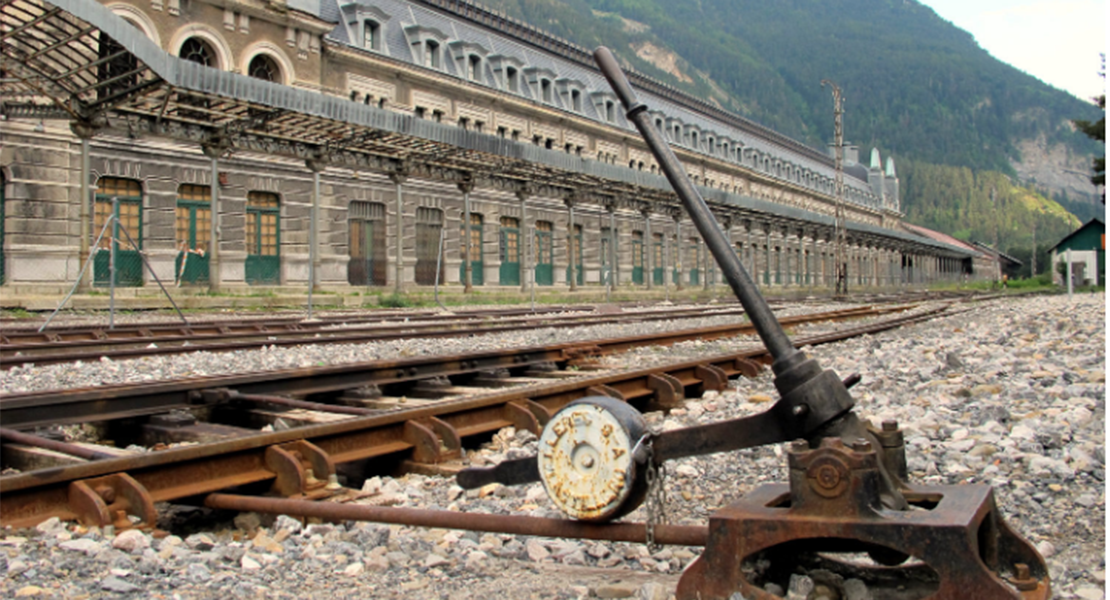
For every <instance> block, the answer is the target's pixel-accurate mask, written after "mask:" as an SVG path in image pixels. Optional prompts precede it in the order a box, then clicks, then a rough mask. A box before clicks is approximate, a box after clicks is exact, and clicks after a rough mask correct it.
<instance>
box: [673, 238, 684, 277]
mask: <svg viewBox="0 0 1110 600" xmlns="http://www.w3.org/2000/svg"><path fill="white" fill-rule="evenodd" d="M680 245H681V243H680V242H679V241H678V238H677V237H674V238H671V283H673V284H676V285H681V284H682V273H681V272H680V271H679V270H678V262H679V259H681V258H682V251H681V248H679V246H680Z"/></svg>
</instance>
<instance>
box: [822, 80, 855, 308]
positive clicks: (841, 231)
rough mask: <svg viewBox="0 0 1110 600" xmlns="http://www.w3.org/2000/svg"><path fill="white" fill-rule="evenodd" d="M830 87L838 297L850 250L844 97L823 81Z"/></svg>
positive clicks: (843, 290)
mask: <svg viewBox="0 0 1110 600" xmlns="http://www.w3.org/2000/svg"><path fill="white" fill-rule="evenodd" d="M825 85H828V86H830V87H831V88H832V95H833V146H834V147H835V150H836V192H835V193H836V244H835V246H834V256H835V258H834V260H835V262H836V265H835V272H836V295H837V296H841V295H845V294H847V293H848V261H847V257H846V256H845V254H846V253H847V249H848V240H847V237H848V234H847V231H845V226H844V105H843V100H844V97H843V96H841V95H840V86H839V85H836V84H835V83H833V82H832V81H829V80H828V79H822V80H821V87H825Z"/></svg>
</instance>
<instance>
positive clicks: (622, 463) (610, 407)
mask: <svg viewBox="0 0 1110 600" xmlns="http://www.w3.org/2000/svg"><path fill="white" fill-rule="evenodd" d="M646 431H647V426H646V424H645V423H644V420H643V417H642V416H641V415H640V413H639V412H638V411H637V410H636V409H635V408H632V407H631V406H628V405H627V404H625V403H624V402H620V401H619V400H614V399H613V398H605V397H593V398H583V399H581V400H576V401H574V402H572V403H570V404H568V405H567V406H565V407H563V409H562V410H560V411H559V412H557V413H556V414H555V416H553V417H552V418H551V420H550V421H548V423H547V426H545V427H544V429H543V432H542V433H541V434H540V443H539V457H538V462H539V471H540V479H541V480H542V481H543V485H544V487H545V488H546V489H547V495H548V496H549V497H550V498H551V500H552V502H554V503H555V505H556V506H558V507H559V509H560V510H562V511H563V512H564V513H566V514H568V515H570V516H571V517H574V518H576V519H581V520H584V521H607V520H609V519H614V518H617V517H619V516H621V515H624V514H627V513H628V512H631V511H632V510H634V509H635V508H636V506H638V505H639V503H640V502H641V501H642V500H643V497H644V493H645V492H646V485H643V484H642V482H639V481H638V477H637V473H636V471H637V469H636V464H635V463H634V462H633V460H632V450H633V447H634V446H635V445H636V443H637V442H638V441H639V440H640V437H641V436H643V434H644V432H646Z"/></svg>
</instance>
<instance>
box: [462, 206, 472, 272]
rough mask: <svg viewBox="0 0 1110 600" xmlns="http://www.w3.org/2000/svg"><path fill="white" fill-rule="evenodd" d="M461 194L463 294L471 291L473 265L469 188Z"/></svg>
mask: <svg viewBox="0 0 1110 600" xmlns="http://www.w3.org/2000/svg"><path fill="white" fill-rule="evenodd" d="M462 192H463V226H462V235H463V254H464V255H465V256H463V277H464V279H463V293H470V292H471V290H472V289H473V284H472V282H473V273H472V271H471V269H472V268H473V265H472V264H471V263H470V251H471V248H470V187H469V186H466V187H464V188H463V190H462Z"/></svg>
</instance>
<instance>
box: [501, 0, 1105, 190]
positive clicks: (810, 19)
mask: <svg viewBox="0 0 1110 600" xmlns="http://www.w3.org/2000/svg"><path fill="white" fill-rule="evenodd" d="M486 2H487V3H488V4H490V5H491V6H493V7H495V8H498V9H501V10H504V11H506V12H507V13H509V14H510V15H513V16H516V17H518V18H521V19H524V20H526V21H528V22H530V23H532V24H535V25H537V26H539V27H542V28H544V29H547V30H548V31H551V32H552V33H554V34H556V35H559V36H562V37H566V38H568V39H570V40H571V41H573V42H575V43H578V44H580V45H583V46H585V47H587V48H590V47H593V46H596V45H599V44H605V45H607V46H609V47H610V48H612V49H613V50H614V51H615V52H616V53H617V54H618V56H619V57H620V58H621V59H623V60H624V61H625V62H626V63H627V64H629V65H631V66H633V67H635V68H636V69H638V70H640V71H643V72H645V73H647V74H649V75H651V76H653V77H656V78H658V79H660V80H662V81H665V82H666V83H669V84H671V85H674V86H675V87H678V88H679V89H683V90H685V91H688V92H690V93H692V94H695V95H697V96H699V97H702V98H707V99H709V100H710V101H711V102H716V103H717V104H719V105H721V106H722V107H725V108H727V109H729V110H733V111H735V112H738V113H740V114H742V115H745V116H747V117H750V118H752V119H754V120H756V121H757V122H760V123H762V124H764V125H767V126H769V127H772V128H774V129H776V130H778V131H781V132H783V133H785V134H787V135H790V136H792V137H795V138H797V139H800V140H802V141H804V142H806V143H808V144H810V145H813V146H815V147H823V146H824V144H825V142H826V141H828V139H829V138H831V137H832V118H831V112H832V110H831V109H832V100H831V95H830V93H829V91H828V89H822V88H821V86H820V82H821V80H822V79H831V80H833V81H836V82H837V83H838V84H839V85H840V86H841V88H842V89H843V91H844V95H845V98H846V101H845V109H846V116H845V132H846V135H847V137H848V139H850V140H852V141H854V142H857V143H859V144H860V145H861V146H863V147H865V148H866V147H868V146H876V145H877V146H878V147H879V148H880V149H881V150H882V152H883V154H884V155H890V154H893V155H894V156H896V157H899V158H909V159H912V160H917V161H922V162H927V163H933V164H940V165H951V166H961V167H969V168H972V169H975V170H993V171H998V172H1002V173H1006V174H1009V175H1017V174H1019V173H1020V174H1021V175H1023V176H1025V177H1036V178H1037V179H1038V180H1039V181H1040V183H1041V184H1042V185H1043V186H1046V189H1047V190H1048V191H1050V192H1052V193H1059V192H1061V191H1063V190H1070V197H1071V198H1072V199H1075V198H1076V196H1077V193H1076V190H1077V189H1083V186H1082V176H1081V174H1076V173H1074V172H1069V171H1073V170H1074V166H1075V165H1079V164H1082V163H1084V162H1086V163H1087V164H1089V156H1090V155H1092V154H1093V153H1095V152H1097V151H1098V148H1097V145H1096V144H1093V143H1092V142H1091V141H1090V140H1088V139H1087V138H1086V137H1085V136H1083V135H1082V134H1080V133H1077V132H1075V131H1074V128H1073V127H1072V125H1071V120H1072V119H1076V118H1084V119H1092V120H1094V119H1097V118H1098V114H1099V113H1098V110H1097V109H1096V108H1095V107H1094V106H1092V105H1090V104H1089V103H1085V102H1084V101H1082V100H1079V99H1077V98H1075V97H1073V96H1071V95H1069V94H1067V93H1065V92H1062V91H1060V90H1057V89H1055V88H1053V87H1051V86H1049V85H1047V84H1044V83H1042V82H1041V81H1039V80H1037V79H1036V78H1034V77H1032V76H1029V75H1027V74H1025V73H1022V72H1021V71H1019V70H1017V69H1015V68H1013V67H1011V66H1009V65H1007V64H1005V63H1002V62H1000V61H998V60H997V59H995V58H993V57H991V56H990V55H989V54H988V53H987V52H986V51H985V50H983V49H982V48H980V47H979V46H978V44H976V43H975V40H974V39H973V38H972V36H971V35H970V34H968V33H967V32H965V31H963V30H961V29H959V28H957V27H955V26H954V25H952V24H951V23H949V22H947V21H945V20H943V19H942V18H940V17H939V16H937V15H936V13H935V12H933V10H932V9H930V8H928V7H926V6H924V5H922V4H920V3H918V2H916V1H915V0H821V1H815V0H486ZM1023 152H1024V153H1025V154H1026V155H1025V156H1023ZM1033 154H1036V156H1034V155H1033ZM1057 155H1060V156H1062V158H1060V157H1058V156H1057ZM1050 159H1051V160H1050ZM1046 161H1047V164H1045V163H1046ZM1033 164H1036V165H1037V168H1033V167H1032V166H1029V165H1033ZM1038 169H1039V170H1038ZM1053 170H1055V171H1059V173H1054V172H1053ZM1055 175H1059V177H1056V176H1055ZM1069 186H1070V187H1069ZM1087 188H1089V186H1087ZM1088 191H1089V192H1093V190H1091V189H1088ZM912 201H913V199H912V198H907V202H912Z"/></svg>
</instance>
